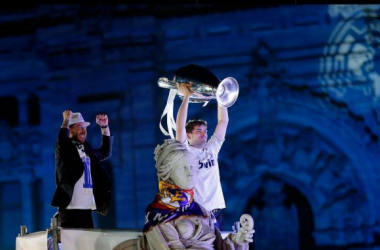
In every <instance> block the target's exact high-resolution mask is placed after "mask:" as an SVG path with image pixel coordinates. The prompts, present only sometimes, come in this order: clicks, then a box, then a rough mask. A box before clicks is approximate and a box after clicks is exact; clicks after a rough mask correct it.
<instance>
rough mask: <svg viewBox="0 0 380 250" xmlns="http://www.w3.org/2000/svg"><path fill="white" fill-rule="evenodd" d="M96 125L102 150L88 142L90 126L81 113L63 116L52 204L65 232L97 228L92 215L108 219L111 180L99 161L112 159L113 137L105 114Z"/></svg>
mask: <svg viewBox="0 0 380 250" xmlns="http://www.w3.org/2000/svg"><path fill="white" fill-rule="evenodd" d="M96 123H97V124H98V125H99V126H100V129H101V134H102V139H101V146H100V147H99V148H93V147H92V146H91V145H90V143H89V142H87V141H86V136H87V126H89V125H90V123H89V122H85V121H84V119H83V117H82V115H81V113H73V112H71V111H70V110H65V111H64V112H63V123H62V126H61V129H60V130H59V134H58V138H57V141H56V144H55V149H54V153H55V181H56V190H55V193H54V196H53V199H52V202H51V205H52V206H53V207H57V208H58V213H59V214H58V221H59V223H60V225H61V227H63V228H94V223H93V218H92V211H96V212H98V213H100V214H102V215H106V214H107V212H108V209H109V205H110V201H111V180H110V177H109V174H108V172H107V171H106V169H105V168H104V167H103V166H102V165H101V163H100V161H103V160H106V159H108V158H109V157H110V156H111V153H112V144H113V136H111V133H110V128H109V126H108V116H107V115H106V114H98V115H97V116H96Z"/></svg>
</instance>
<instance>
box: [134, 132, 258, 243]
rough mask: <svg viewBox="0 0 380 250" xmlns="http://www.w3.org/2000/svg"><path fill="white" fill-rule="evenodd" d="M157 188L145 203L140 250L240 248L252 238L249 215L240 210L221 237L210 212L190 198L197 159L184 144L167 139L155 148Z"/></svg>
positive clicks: (194, 179)
mask: <svg viewBox="0 0 380 250" xmlns="http://www.w3.org/2000/svg"><path fill="white" fill-rule="evenodd" d="M154 153H155V160H156V168H157V175H158V181H159V190H160V192H159V193H158V194H157V195H156V197H155V199H154V201H153V202H152V203H151V204H149V205H148V207H147V208H146V213H145V225H144V229H143V232H144V234H143V235H142V236H140V237H139V239H138V241H137V246H138V249H140V250H163V249H231V250H234V249H241V250H248V249H249V245H248V244H249V243H250V242H252V241H253V239H252V238H253V234H254V232H255V230H254V229H253V219H252V217H251V216H250V215H248V214H244V215H243V216H242V217H241V218H240V222H241V225H242V226H241V227H240V228H239V230H238V231H237V233H229V234H228V236H227V237H225V238H224V239H223V238H222V236H221V233H220V231H219V229H218V228H217V227H215V226H214V222H215V221H216V220H215V218H214V216H213V214H212V212H209V211H207V210H206V209H205V208H203V207H202V206H201V205H200V204H198V203H197V202H196V201H194V199H193V195H194V193H193V188H194V186H195V184H196V181H197V173H198V161H197V160H196V158H195V157H194V156H193V155H192V154H191V153H190V152H189V151H187V149H186V147H185V146H184V145H183V144H182V143H180V142H179V141H176V140H174V139H167V140H165V142H164V143H163V144H162V145H158V146H157V147H156V149H155V152H154Z"/></svg>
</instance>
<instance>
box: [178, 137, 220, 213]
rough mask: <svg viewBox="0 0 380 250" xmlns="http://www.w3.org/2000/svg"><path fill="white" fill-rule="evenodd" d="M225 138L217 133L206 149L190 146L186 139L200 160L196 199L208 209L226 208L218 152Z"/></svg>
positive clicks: (208, 142) (191, 150) (187, 145)
mask: <svg viewBox="0 0 380 250" xmlns="http://www.w3.org/2000/svg"><path fill="white" fill-rule="evenodd" d="M223 142H224V140H221V139H219V138H218V137H217V136H216V135H215V134H214V135H213V136H211V138H210V140H209V141H207V143H206V145H205V147H204V149H199V148H195V147H192V146H190V144H189V142H188V140H187V139H186V141H185V145H186V147H187V149H188V150H189V151H190V152H192V153H193V154H194V155H195V156H196V157H197V159H198V160H199V172H198V182H197V185H196V186H195V188H194V191H195V192H194V200H195V201H196V202H198V203H200V204H201V205H202V206H204V207H205V208H206V209H207V210H208V211H211V210H213V209H217V208H220V209H222V208H225V207H226V204H225V201H224V196H223V191H222V184H221V183H220V174H219V164H218V154H219V151H220V148H221V147H222V144H223Z"/></svg>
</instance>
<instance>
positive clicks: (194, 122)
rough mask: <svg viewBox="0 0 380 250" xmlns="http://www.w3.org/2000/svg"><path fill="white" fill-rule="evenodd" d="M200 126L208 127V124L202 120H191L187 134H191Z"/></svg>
mask: <svg viewBox="0 0 380 250" xmlns="http://www.w3.org/2000/svg"><path fill="white" fill-rule="evenodd" d="M200 125H203V126H205V127H207V122H206V121H205V120H201V119H194V120H189V121H188V122H187V123H186V126H185V128H186V133H191V132H192V131H193V129H194V127H195V126H200Z"/></svg>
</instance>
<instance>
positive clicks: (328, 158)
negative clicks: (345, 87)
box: [219, 85, 377, 245]
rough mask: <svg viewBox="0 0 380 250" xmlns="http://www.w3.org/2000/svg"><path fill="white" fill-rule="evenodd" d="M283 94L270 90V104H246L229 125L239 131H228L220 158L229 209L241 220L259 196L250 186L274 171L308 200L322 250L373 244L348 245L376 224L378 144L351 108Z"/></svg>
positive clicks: (306, 92)
mask: <svg viewBox="0 0 380 250" xmlns="http://www.w3.org/2000/svg"><path fill="white" fill-rule="evenodd" d="M284 86H285V85H282V86H281V87H279V86H277V87H276V88H277V90H276V91H275V92H276V93H271V92H273V91H274V90H273V89H270V88H269V87H268V91H267V93H268V94H267V95H266V96H265V97H263V96H255V95H254V93H253V95H251V96H244V97H243V98H245V99H244V100H240V102H239V103H242V105H239V103H238V102H237V103H236V106H234V109H235V110H237V111H236V112H230V121H231V123H233V121H236V120H239V123H238V124H237V125H236V126H235V125H232V127H231V126H230V127H229V131H228V133H227V134H228V136H227V138H226V143H225V145H224V146H223V150H222V151H221V154H220V156H219V158H220V167H221V175H222V184H223V186H224V187H225V186H228V188H224V192H225V196H226V200H227V207H229V206H230V205H229V204H232V205H231V206H232V209H233V210H234V212H236V210H238V211H240V212H242V211H241V209H240V210H239V208H241V207H243V208H244V207H245V204H246V203H247V199H248V198H247V197H249V196H250V195H251V194H252V193H253V192H254V191H255V190H256V189H257V188H258V187H257V185H256V186H255V184H254V185H253V186H254V187H248V186H249V185H251V184H252V183H255V182H256V181H257V180H258V178H259V176H260V173H259V172H260V171H263V170H262V169H270V172H271V173H272V174H275V173H277V175H278V176H280V177H281V179H283V180H285V181H286V183H288V184H289V185H291V186H292V187H294V188H295V189H296V190H297V191H299V193H300V194H302V195H303V196H304V197H305V198H306V199H307V201H308V203H309V204H310V207H311V210H312V213H313V215H314V218H315V232H314V235H315V239H316V244H319V245H328V244H330V243H332V242H333V234H334V233H336V234H338V235H339V237H340V238H341V239H344V240H345V242H351V243H358V242H355V240H357V239H359V240H360V241H362V242H363V241H367V240H368V237H366V236H365V235H362V236H360V237H352V239H351V240H350V237H351V236H353V234H355V233H357V234H363V232H359V231H360V226H362V225H370V224H371V223H372V222H371V221H370V219H373V218H376V216H375V208H376V206H373V205H372V204H371V199H370V197H369V194H370V193H371V192H369V190H371V189H372V188H374V187H373V186H371V185H373V182H371V181H366V177H367V176H368V173H369V172H370V171H371V168H373V165H372V163H371V162H369V161H368V158H369V157H370V155H368V151H369V152H372V151H373V150H374V149H373V145H375V143H376V140H377V137H376V136H374V134H373V133H372V132H371V131H370V130H369V129H368V128H367V127H366V125H365V122H364V120H363V119H361V118H360V117H356V116H355V115H353V114H352V112H351V111H350V110H349V109H348V107H347V106H346V105H344V104H338V103H334V102H333V101H332V100H330V99H329V98H328V97H326V96H324V95H320V94H317V93H314V92H313V91H312V90H310V89H296V88H288V87H284ZM280 91H281V92H280ZM278 93H281V96H280V97H278V95H276V94H278ZM272 94H273V95H272ZM242 114H251V115H249V116H247V115H242ZM369 149H370V150H369ZM371 150H372V151H371ZM227 166H228V167H227ZM374 178H375V177H374ZM236 180H239V181H236ZM374 183H376V182H374ZM244 185H245V186H244ZM238 190H245V192H244V193H243V194H239V193H237V192H238ZM358 204H359V205H358ZM339 211H341V212H342V214H339ZM229 215H230V214H228V209H227V217H228V216H229ZM338 215H339V216H341V218H339V216H338ZM343 215H344V216H343ZM317 218H318V220H317ZM343 228H351V229H352V231H353V232H352V233H347V232H344V230H343Z"/></svg>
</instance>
